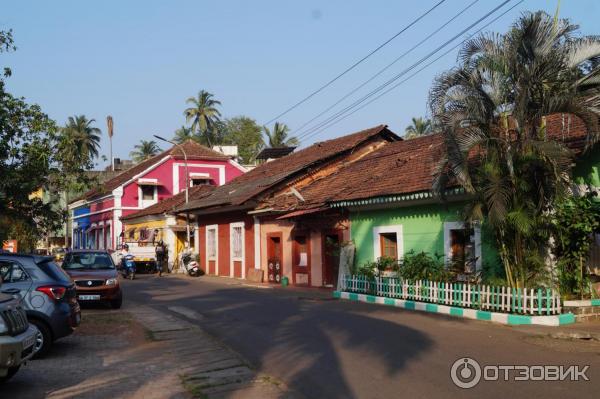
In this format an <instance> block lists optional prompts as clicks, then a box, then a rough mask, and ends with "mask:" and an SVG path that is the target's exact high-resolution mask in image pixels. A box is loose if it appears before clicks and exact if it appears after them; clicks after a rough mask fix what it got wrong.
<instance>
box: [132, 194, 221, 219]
mask: <svg viewBox="0 0 600 399" xmlns="http://www.w3.org/2000/svg"><path fill="white" fill-rule="evenodd" d="M214 189H215V186H209V185H203V186H194V187H190V189H189V192H188V196H189V200H190V201H191V200H197V199H200V198H202V197H204V196H206V195H208V194H209V193H210V192H211V191H213V190H214ZM183 204H185V191H182V192H180V193H179V194H177V195H174V196H172V197H169V198H166V199H164V200H162V201H160V202H158V203H156V204H154V205H152V206H149V207H148V208H145V209H142V210H140V211H137V212H135V213H132V214H130V215H127V216H123V217H121V220H130V219H136V218H140V217H143V216H152V215H162V214H163V213H170V212H171V211H173V210H174V209H175V208H177V207H178V206H181V205H183Z"/></svg>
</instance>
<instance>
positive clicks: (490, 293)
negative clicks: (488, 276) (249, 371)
mask: <svg viewBox="0 0 600 399" xmlns="http://www.w3.org/2000/svg"><path fill="white" fill-rule="evenodd" d="M341 282H342V286H341V287H340V290H341V291H346V292H355V293H361V294H370V295H376V296H382V297H388V298H397V299H406V300H413V301H422V302H431V303H437V304H443V305H449V306H458V307H464V308H474V309H479V310H487V311H494V312H507V313H520V314H531V315H554V314H560V311H561V301H560V296H559V295H558V293H557V292H556V291H553V290H551V289H549V288H537V289H533V288H510V287H503V286H490V285H485V284H468V283H447V282H438V281H426V280H418V281H408V280H402V279H400V278H394V277H375V278H374V279H371V278H368V277H366V276H362V275H344V276H343V277H342V279H341Z"/></svg>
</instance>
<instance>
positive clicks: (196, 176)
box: [190, 172, 212, 180]
mask: <svg viewBox="0 0 600 399" xmlns="http://www.w3.org/2000/svg"><path fill="white" fill-rule="evenodd" d="M191 179H212V177H210V173H204V172H202V173H200V172H194V173H190V180H191Z"/></svg>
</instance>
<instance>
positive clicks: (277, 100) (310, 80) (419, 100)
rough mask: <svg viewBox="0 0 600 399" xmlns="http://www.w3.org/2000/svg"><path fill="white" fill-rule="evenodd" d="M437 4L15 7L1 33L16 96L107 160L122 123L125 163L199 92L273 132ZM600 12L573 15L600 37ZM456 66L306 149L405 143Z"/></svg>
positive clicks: (451, 0)
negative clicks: (380, 127) (325, 143)
mask: <svg viewBox="0 0 600 399" xmlns="http://www.w3.org/2000/svg"><path fill="white" fill-rule="evenodd" d="M438 1H439V0H420V1H393V0H387V1H383V0H372V1H354V0H351V1H348V0H346V1H343V0H330V1H312V0H305V1H295V2H292V1H275V0H268V1H267V0H265V1H261V0H256V1H241V0H240V1H210V2H209V1H183V0H179V1H178V0H173V1H168V2H167V1H150V0H144V1H133V0H132V1H101V2H100V1H96V2H87V1H52V2H50V1H18V2H16V1H13V2H5V3H4V4H3V5H2V12H1V13H0V29H7V28H12V29H13V30H14V36H15V40H16V44H17V47H18V51H17V52H15V53H11V54H3V55H2V60H1V61H0V65H2V66H4V65H8V66H10V67H11V68H12V69H13V76H12V77H11V78H10V79H9V80H8V83H7V85H8V88H9V90H10V91H11V92H12V93H13V94H15V95H19V96H24V97H26V98H27V100H28V101H30V102H35V103H38V104H40V105H41V106H42V108H43V109H44V111H45V112H47V113H48V114H49V115H50V116H51V117H52V118H54V119H55V120H57V121H58V122H59V123H61V124H62V123H64V121H65V120H66V118H67V117H68V116H69V115H74V114H85V115H87V116H88V117H90V118H95V119H96V120H97V126H98V127H100V128H101V129H102V130H103V142H102V145H103V149H102V153H104V154H108V143H107V138H106V135H105V126H106V116H107V115H112V116H113V118H114V121H115V122H114V123H115V137H114V153H115V156H120V157H122V158H126V157H127V156H128V153H129V152H130V151H131V149H132V148H133V146H134V145H135V144H136V143H138V142H139V141H140V140H141V139H151V138H152V135H153V134H160V135H163V136H167V137H171V136H172V134H173V131H174V130H175V129H176V128H178V127H180V126H181V125H183V124H184V123H185V118H184V117H183V110H184V109H185V108H186V104H185V99H186V98H187V97H189V96H193V95H195V94H196V93H197V92H198V91H199V90H200V89H205V90H208V91H210V92H212V93H214V95H215V97H216V98H217V99H219V100H221V101H222V103H223V105H222V112H223V115H224V116H225V117H231V116H236V115H247V116H250V117H252V118H255V119H256V120H257V121H258V122H259V123H261V124H263V123H265V122H267V121H268V120H270V119H272V118H273V117H275V116H276V115H278V114H279V113H281V112H283V111H284V110H285V109H286V108H288V107H289V106H291V105H292V104H294V103H295V102H297V101H298V100H300V99H302V98H303V97H304V96H306V95H307V94H309V93H310V92H311V91H313V90H315V89H317V88H318V87H319V86H321V85H322V84H323V83H325V82H327V81H328V80H329V79H331V78H333V77H334V76H336V75H337V74H338V73H340V72H341V71H343V70H344V69H345V68H347V67H348V66H350V65H351V64H353V63H354V62H355V61H357V60H359V59H360V58H361V57H363V56H364V55H366V54H367V53H368V52H369V51H371V50H372V49H374V48H375V47H377V46H378V45H379V44H381V43H382V42H384V41H385V40H387V39H388V38H389V37H391V36H392V35H393V34H395V33H396V32H398V31H399V30H400V29H402V28H403V27H404V26H406V25H407V24H408V23H409V22H410V21H412V20H413V19H415V18H416V17H418V16H419V15H420V14H422V13H423V12H425V11H426V10H427V9H429V8H430V7H432V6H433V5H434V4H435V3H437V2H438ZM472 1H473V0H464V1H463V0H460V1H459V0H447V1H446V2H445V3H444V4H442V5H441V6H440V7H438V8H437V9H436V10H435V11H433V12H432V13H431V14H430V15H428V16H427V17H426V18H424V19H423V20H422V21H420V22H419V23H418V24H416V25H415V26H414V27H413V28H411V29H409V30H407V31H406V32H405V33H403V34H402V35H400V36H399V37H398V38H396V39H395V40H394V41H392V42H391V43H390V44H389V45H387V46H386V47H384V48H383V49H382V50H381V51H379V52H378V53H376V54H375V55H374V56H372V57H371V58H369V59H368V60H367V61H365V62H364V63H362V64H361V65H359V66H358V67H357V68H356V69H354V70H352V71H351V72H350V73H348V74H347V75H345V76H344V77H342V78H341V79H340V80H338V81H336V82H335V83H334V84H333V85H331V86H330V87H328V88H327V89H325V90H324V91H323V92H322V93H319V94H318V95H317V96H315V97H314V98H312V99H310V100H309V101H307V102H306V103H305V104H303V105H302V106H300V107H298V108H297V109H295V110H294V111H292V112H290V113H289V114H287V115H285V116H283V117H282V118H281V119H280V120H281V121H283V122H285V123H287V124H288V125H289V126H290V127H291V128H292V130H294V129H296V128H298V127H299V126H301V125H302V124H303V123H305V122H306V121H307V120H310V119H311V118H312V117H314V116H315V115H316V114H318V113H319V112H321V111H323V110H324V109H325V108H327V107H328V106H330V105H331V104H332V103H334V102H335V101H336V100H338V99H339V98H340V97H341V96H343V95H344V94H346V93H347V92H348V91H350V90H351V89H353V88H354V87H355V86H357V85H359V84H360V83H362V82H364V81H365V80H366V79H368V78H369V77H371V76H372V75H373V74H374V73H375V72H376V71H378V70H379V69H380V68H382V67H383V66H385V65H387V64H388V63H389V62H391V61H392V60H393V59H394V58H396V57H398V56H399V55H400V54H402V53H403V52H405V51H406V50H408V49H409V48H410V47H412V46H413V45H414V44H416V43H417V42H418V41H419V40H421V39H422V38H424V37H425V36H426V35H428V34H429V33H430V32H432V31H433V30H435V29H436V28H437V27H439V26H440V25H441V24H443V23H444V22H446V21H447V20H448V19H449V18H451V17H452V16H454V15H455V14H456V13H457V12H458V11H459V10H461V9H462V8H464V7H466V6H467V5H468V4H470V3H471V2H472ZM517 1H518V0H512V1H511V3H509V4H508V5H506V6H504V7H503V8H502V9H501V10H500V11H499V12H497V13H496V14H494V16H496V15H499V14H500V13H501V12H502V11H504V10H506V9H507V8H509V7H511V6H512V5H514V4H515V3H517ZM500 3H501V1H500V0H494V1H491V0H480V1H478V2H477V3H476V4H474V5H473V6H472V7H471V8H470V9H469V10H467V11H466V12H465V13H464V15H462V16H461V17H459V18H457V19H456V20H455V21H453V22H452V23H451V24H449V25H448V26H447V27H446V28H444V29H443V30H442V31H440V32H439V33H438V34H437V35H435V36H434V37H432V38H431V39H430V40H429V41H427V42H426V43H424V44H423V45H422V46H421V47H419V48H418V49H416V50H415V51H413V52H412V53H410V54H409V55H407V56H406V57H405V58H403V59H402V60H401V61H399V62H398V63H397V64H395V65H394V66H393V67H391V68H390V69H389V70H388V71H386V72H385V73H383V74H382V75H381V76H379V77H378V78H377V79H375V80H374V81H373V82H371V83H370V84H369V85H367V86H365V87H364V88H363V89H362V90H361V91H359V92H357V93H356V95H355V96H353V97H350V98H349V99H348V100H347V102H345V103H342V104H340V107H343V106H345V105H347V104H350V103H352V102H353V101H354V100H355V99H356V98H359V97H360V96H361V95H364V94H365V93H367V92H368V91H370V90H371V89H373V88H374V87H376V86H377V85H379V84H381V83H382V82H384V81H386V80H387V79H389V78H390V77H391V76H393V75H395V74H397V73H399V72H400V71H402V70H404V69H405V68H407V67H408V66H410V65H411V64H413V63H414V62H415V61H417V60H418V59H419V58H421V57H423V56H424V55H426V54H427V53H429V52H430V51H432V50H433V49H434V48H436V47H437V46H439V45H440V44H442V43H443V42H445V41H446V40H448V39H449V38H450V37H452V36H454V35H455V34H457V33H459V32H460V31H461V30H462V29H464V28H465V27H467V26H468V25H469V24H471V23H472V22H474V21H475V20H476V19H478V18H479V17H481V16H483V15H484V14H485V13H486V12H488V11H490V10H491V9H492V8H494V7H495V6H496V5H499V4H500ZM556 5H557V1H556V0H552V1H535V0H527V1H525V2H523V3H522V4H520V5H519V6H517V7H516V8H515V9H513V10H512V11H511V12H509V13H508V14H506V15H505V16H504V17H502V18H501V19H499V20H498V21H497V22H495V23H494V24H492V25H490V27H489V28H487V29H486V30H493V31H498V32H503V31H505V30H506V28H507V27H508V26H509V25H510V23H511V22H512V21H514V19H515V18H516V17H517V16H518V15H519V14H520V13H521V12H523V11H526V10H538V9H545V10H547V11H549V12H550V13H553V12H554V10H555V9H556ZM599 8H600V4H598V3H597V2H596V1H594V0H562V2H561V9H560V16H561V17H564V18H570V19H571V20H572V21H573V22H576V23H578V24H580V25H581V31H582V33H584V34H598V33H600V32H598V31H597V30H596V31H594V29H595V26H597V25H596V24H597V20H598V17H599V16H600V14H599V12H598V11H599ZM494 16H492V17H490V18H489V19H488V20H486V21H484V22H482V24H485V23H486V22H487V21H489V20H491V19H492V18H493V17H494ZM482 24H480V25H478V26H477V27H479V26H481V25H482ZM477 27H475V28H473V29H472V31H473V30H476V29H477ZM463 38H464V37H463ZM455 59H456V51H453V52H451V53H450V54H448V55H447V56H445V57H443V58H442V59H440V60H439V61H437V62H436V63H435V64H433V65H431V66H430V67H428V68H427V69H425V70H424V71H422V72H421V73H419V74H418V75H416V76H415V77H414V78H412V79H411V80H409V81H407V82H406V83H404V84H402V85H401V86H400V87H398V88H397V89H395V90H394V91H392V92H390V93H389V94H388V95H385V96H384V97H382V98H381V99H379V100H378V101H376V102H374V103H373V104H371V105H369V106H367V107H365V108H364V109H362V110H360V111H358V112H356V113H355V114H353V115H351V116H349V117H348V118H346V119H344V120H343V121H341V122H339V123H337V124H336V125H334V126H332V127H330V128H328V129H325V130H322V131H319V133H318V134H315V135H312V136H311V137H307V138H305V139H304V140H303V141H302V145H308V144H310V143H312V142H314V141H320V140H325V139H328V138H332V137H336V136H340V135H342V134H346V133H350V132H354V131H357V130H360V129H363V128H367V127H371V126H374V125H377V124H380V123H385V124H388V125H389V126H390V128H391V129H392V130H393V131H395V132H397V133H399V134H402V133H403V131H404V128H405V126H406V125H407V124H408V123H409V122H410V118H411V117H412V116H421V115H426V113H427V107H426V99H427V93H428V89H429V87H430V85H431V82H432V80H433V78H434V77H435V75H436V74H438V73H440V72H442V71H444V70H446V69H448V68H450V67H452V66H453V65H454V64H455ZM337 109H338V108H334V110H337ZM332 112H334V111H332ZM300 133H302V132H300Z"/></svg>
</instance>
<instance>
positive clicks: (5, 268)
mask: <svg viewBox="0 0 600 399" xmlns="http://www.w3.org/2000/svg"><path fill="white" fill-rule="evenodd" d="M0 274H1V275H2V282H3V283H19V282H21V281H28V280H29V275H28V274H27V273H26V272H25V270H23V268H22V267H21V266H20V265H19V264H17V263H15V262H9V261H0Z"/></svg>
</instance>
